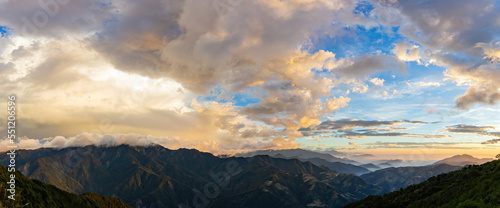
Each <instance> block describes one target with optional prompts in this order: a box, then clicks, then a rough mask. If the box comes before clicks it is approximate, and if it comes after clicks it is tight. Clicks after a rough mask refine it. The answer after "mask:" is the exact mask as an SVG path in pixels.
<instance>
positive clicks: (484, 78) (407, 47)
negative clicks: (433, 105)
mask: <svg viewBox="0 0 500 208" xmlns="http://www.w3.org/2000/svg"><path fill="white" fill-rule="evenodd" d="M450 11H454V12H450ZM372 13H373V15H374V16H376V17H378V21H379V22H380V23H381V24H384V25H388V26H399V30H398V32H399V33H401V34H402V35H403V36H405V37H407V38H408V39H409V40H410V41H413V42H415V43H418V45H420V46H421V47H419V49H417V48H415V47H413V46H412V45H411V44H409V43H404V42H400V43H398V44H396V47H395V48H394V50H393V53H394V54H396V55H397V56H398V57H401V59H402V60H406V61H414V60H420V62H419V63H420V64H424V65H428V64H435V65H437V66H442V67H445V68H447V71H446V72H445V76H446V78H447V79H448V80H452V81H454V82H456V83H457V85H464V84H467V85H469V86H470V87H469V89H468V90H467V92H466V93H465V94H463V95H461V96H458V97H457V98H456V99H455V101H456V107H457V108H462V109H467V108H470V107H471V106H472V105H473V104H487V105H495V104H496V103H497V102H498V100H499V99H500V98H499V93H498V89H499V88H500V86H499V85H498V82H497V81H496V80H499V73H498V70H497V69H498V67H499V66H498V63H497V62H498V56H497V55H498V53H497V52H498V51H497V50H498V43H497V41H498V40H496V39H497V38H496V36H495V35H494V34H498V33H500V24H499V23H498V19H499V18H500V8H499V7H498V5H497V4H496V1H493V0H483V1H476V2H471V1H467V0H457V1H452V2H450V1H445V0H436V1H411V0H400V1H394V2H387V1H381V2H379V3H377V2H375V9H374V10H373V11H372ZM477 14H481V15H477ZM417 54H420V57H419V56H418V55H417ZM483 58H484V59H483ZM487 60H488V61H487Z"/></svg>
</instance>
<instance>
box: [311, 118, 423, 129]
mask: <svg viewBox="0 0 500 208" xmlns="http://www.w3.org/2000/svg"><path fill="white" fill-rule="evenodd" d="M423 123H424V122H423V121H408V120H393V121H380V120H363V119H340V120H327V121H324V122H322V123H321V124H320V125H317V126H314V127H310V128H303V129H301V130H302V131H310V130H327V129H339V130H345V129H353V128H356V127H378V126H392V125H400V124H423Z"/></svg>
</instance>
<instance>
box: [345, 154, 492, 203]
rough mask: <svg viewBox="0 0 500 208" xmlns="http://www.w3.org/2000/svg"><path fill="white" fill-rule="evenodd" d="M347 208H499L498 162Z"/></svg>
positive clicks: (478, 166)
mask: <svg viewBox="0 0 500 208" xmlns="http://www.w3.org/2000/svg"><path fill="white" fill-rule="evenodd" d="M346 207H347V208H350V207H352V208H365V207H366V208H378V207H380V208H382V207H383V208H400V207H414V208H421V207H426V208H427V207H429V208H432V207H450V208H451V207H453V208H455V207H458V208H466V207H478V208H482V207H485V208H488V207H491V208H494V207H500V160H497V161H493V162H489V163H486V164H483V165H473V166H467V167H465V168H462V169H460V170H457V171H454V172H450V173H446V174H441V175H438V176H435V177H432V178H430V179H428V180H427V181H425V182H422V183H420V184H417V185H412V186H409V187H408V188H405V189H402V190H399V191H395V192H391V193H389V194H386V195H383V196H370V197H367V198H366V199H363V200H361V201H359V202H355V203H352V204H349V205H347V206H346Z"/></svg>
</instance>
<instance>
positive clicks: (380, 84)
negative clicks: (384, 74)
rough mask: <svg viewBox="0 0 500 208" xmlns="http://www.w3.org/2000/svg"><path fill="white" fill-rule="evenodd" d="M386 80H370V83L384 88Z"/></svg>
mask: <svg viewBox="0 0 500 208" xmlns="http://www.w3.org/2000/svg"><path fill="white" fill-rule="evenodd" d="M384 81H385V80H384V79H379V78H373V79H370V82H371V83H372V84H374V85H379V86H383V85H384Z"/></svg>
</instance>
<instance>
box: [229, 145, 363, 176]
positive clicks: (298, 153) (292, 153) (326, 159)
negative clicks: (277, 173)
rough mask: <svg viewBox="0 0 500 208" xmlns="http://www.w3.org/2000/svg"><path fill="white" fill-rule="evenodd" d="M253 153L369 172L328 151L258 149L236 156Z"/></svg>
mask: <svg viewBox="0 0 500 208" xmlns="http://www.w3.org/2000/svg"><path fill="white" fill-rule="evenodd" d="M330 152H331V151H330ZM339 154H340V153H339ZM255 155H269V156H271V157H274V158H285V159H299V160H301V161H309V162H312V163H314V164H315V165H318V166H321V165H324V166H326V167H328V168H330V169H332V170H335V171H337V172H339V173H352V174H355V175H362V174H365V173H369V172H370V170H368V169H367V168H364V167H361V163H358V162H356V161H354V160H349V159H346V158H338V157H335V156H332V155H330V154H328V153H320V152H314V151H310V150H304V149H288V150H259V151H255V152H248V153H244V154H237V155H236V156H238V157H252V156H255ZM354 164H359V165H354Z"/></svg>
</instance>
